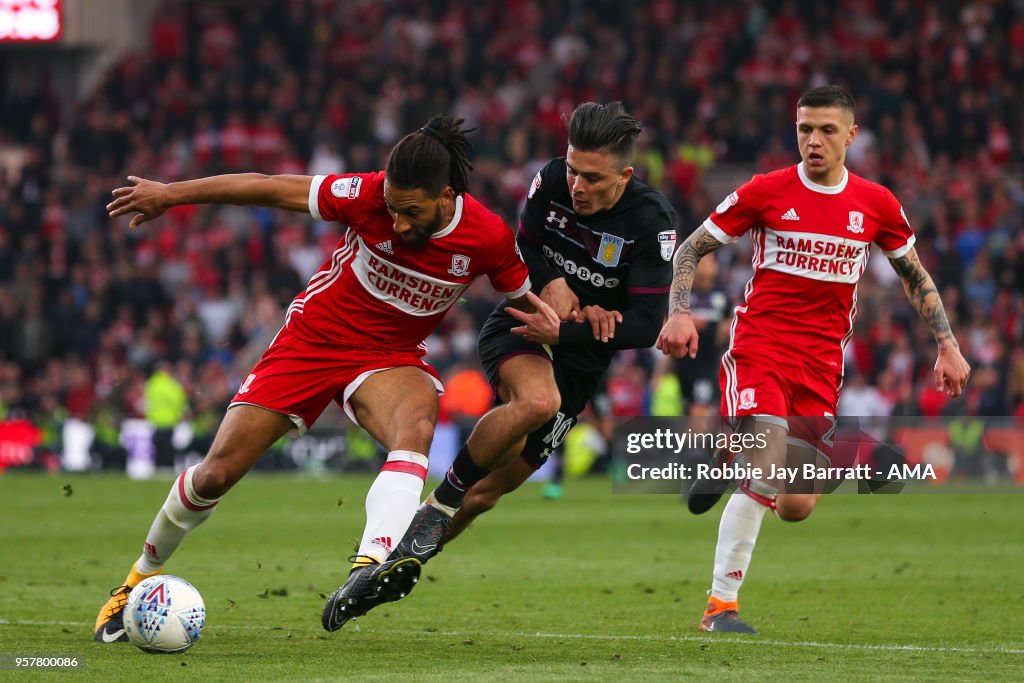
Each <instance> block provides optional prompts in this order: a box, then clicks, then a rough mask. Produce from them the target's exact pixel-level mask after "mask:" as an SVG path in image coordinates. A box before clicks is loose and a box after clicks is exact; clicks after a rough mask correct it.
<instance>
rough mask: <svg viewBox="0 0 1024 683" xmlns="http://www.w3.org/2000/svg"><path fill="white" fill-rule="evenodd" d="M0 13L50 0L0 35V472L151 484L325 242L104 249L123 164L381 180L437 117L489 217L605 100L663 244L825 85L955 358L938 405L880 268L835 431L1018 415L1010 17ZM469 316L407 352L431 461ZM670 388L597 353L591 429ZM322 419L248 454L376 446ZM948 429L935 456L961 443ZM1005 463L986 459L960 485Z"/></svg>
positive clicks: (428, 9) (327, 233) (236, 378)
mask: <svg viewBox="0 0 1024 683" xmlns="http://www.w3.org/2000/svg"><path fill="white" fill-rule="evenodd" d="M3 5H8V6H10V7H17V6H19V5H20V6H22V9H21V11H22V12H25V11H26V9H25V7H36V8H37V9H38V8H41V7H49V6H54V5H55V6H57V7H58V8H59V9H60V10H61V11H62V13H63V25H62V29H61V34H60V36H59V37H58V38H57V39H56V40H55V41H52V42H42V43H26V42H24V41H22V42H18V41H11V40H8V41H6V42H3V44H2V45H0V141H2V142H0V416H2V417H3V418H4V422H3V426H2V428H0V429H2V432H0V433H2V435H3V436H0V442H3V443H4V444H5V446H4V447H3V448H0V458H2V460H0V462H2V464H5V465H19V464H20V465H27V466H31V467H47V468H50V469H56V468H58V467H60V466H61V464H63V466H64V467H65V468H66V469H72V470H76V469H95V468H99V467H108V468H114V469H121V468H124V467H125V459H126V457H127V459H128V461H129V465H131V463H132V461H133V460H134V461H136V467H138V468H140V469H137V470H135V472H136V473H138V474H146V473H147V472H148V471H149V465H147V463H151V462H152V459H153V457H154V455H153V454H154V453H155V454H156V458H157V461H156V462H157V463H158V464H159V465H161V466H171V465H172V463H173V462H174V460H175V459H176V460H177V464H178V465H180V464H181V462H182V461H183V459H184V457H185V455H186V454H191V455H190V457H192V458H195V457H198V456H200V455H201V454H202V453H203V451H204V450H205V447H206V445H207V444H208V442H209V438H210V437H211V436H212V433H213V430H214V429H215V426H216V424H217V422H218V420H219V418H220V416H221V415H222V411H223V409H224V406H225V404H226V402H227V400H228V399H229V398H230V397H231V395H232V394H233V393H234V391H235V389H236V388H237V386H238V385H239V383H240V381H241V379H242V378H244V377H245V375H246V374H247V372H248V369H249V368H250V367H251V366H252V364H253V363H254V362H255V360H256V359H257V358H258V356H259V354H260V352H261V351H262V350H263V348H264V347H265V346H266V344H267V343H268V341H269V339H270V338H271V337H272V335H273V334H274V333H275V331H276V330H277V328H278V326H279V325H280V322H281V320H282V317H283V310H284V307H285V306H286V305H287V303H288V302H289V301H290V300H291V298H292V297H293V296H294V295H295V294H296V293H297V292H298V291H299V290H300V289H301V288H302V287H303V285H304V283H305V281H306V279H307V278H308V276H309V275H310V274H311V273H312V272H313V270H314V269H315V267H316V266H317V265H318V264H319V263H320V261H321V260H322V258H323V257H324V255H325V254H327V253H329V251H330V250H331V248H332V247H333V245H334V244H335V242H336V240H337V238H338V236H339V231H340V228H339V226H338V225H334V224H329V223H317V222H314V221H313V220H312V219H310V218H309V217H306V216H299V215H293V214H287V213H284V212H278V211H272V210H269V209H262V208H239V207H178V208H175V209H173V210H171V211H169V212H168V213H167V214H166V216H165V217H163V218H161V219H160V220H158V221H156V222H155V223H152V224H147V225H146V226H144V228H143V229H142V230H138V231H134V232H130V231H129V230H128V229H127V221H111V220H109V219H108V218H107V217H106V214H105V211H104V208H103V207H104V205H105V204H106V203H107V202H108V201H109V193H110V190H111V189H112V188H114V187H116V186H119V185H121V184H123V183H124V177H125V176H126V175H128V174H135V175H140V176H143V177H149V178H154V179H160V180H165V181H169V180H175V179H184V178H190V177H197V176H203V175H210V174H215V173H225V172H234V171H249V170H256V171H262V172H266V173H327V172H339V171H357V170H370V169H376V168H380V167H382V165H383V161H384V158H385V155H386V153H387V151H388V150H389V149H390V147H391V145H392V144H393V143H394V142H396V141H397V139H398V138H399V137H400V136H401V135H402V134H404V133H405V132H407V131H408V130H411V129H413V128H415V127H416V126H418V125H419V124H420V123H421V122H422V121H423V120H425V118H426V117H427V116H428V115H429V114H431V113H433V112H436V111H451V112H455V113H457V114H459V115H460V116H463V117H465V118H466V120H467V122H468V124H469V125H471V126H473V127H475V128H477V132H476V134H475V136H474V142H475V149H474V151H473V161H474V163H475V165H476V171H475V172H474V174H473V175H472V179H471V183H472V190H473V192H474V193H475V194H476V195H477V196H479V197H480V198H482V199H483V200H484V201H485V202H486V203H487V204H489V205H490V206H492V207H494V208H495V209H496V210H497V211H498V212H499V213H500V214H501V215H503V216H504V217H505V218H506V220H507V221H508V222H509V224H510V225H513V226H514V225H515V224H516V221H517V213H518V209H519V207H520V205H521V202H522V200H523V198H524V196H525V191H526V188H527V185H528V183H529V181H530V179H531V178H532V177H533V174H534V173H535V172H536V170H537V169H538V168H539V167H540V166H541V165H542V164H543V163H544V161H545V160H546V159H547V158H549V157H551V156H554V155H558V154H560V153H562V152H563V150H564V148H565V131H564V127H563V125H562V123H561V120H560V117H561V115H562V114H565V113H568V112H570V111H571V110H572V109H573V107H574V106H575V104H577V103H578V102H580V101H584V100H598V101H608V100H613V99H622V100H623V101H624V102H625V103H626V105H627V106H628V108H629V110H630V111H631V112H632V113H633V114H635V115H636V116H637V117H638V118H639V119H640V120H641V121H643V122H644V123H645V126H646V128H645V132H644V134H643V136H642V138H641V148H640V152H639V154H638V158H637V160H636V166H637V173H638V175H639V177H641V178H643V179H644V180H645V181H647V182H648V183H650V184H652V185H654V186H656V187H658V188H659V189H661V190H662V191H663V192H664V193H665V194H666V195H667V196H668V197H669V198H670V200H671V201H672V202H673V204H674V205H675V207H676V208H677V210H678V211H679V215H680V222H679V226H678V229H679V231H680V236H681V237H685V236H686V235H687V234H689V232H690V231H692V229H693V228H694V227H695V226H697V225H698V224H699V223H700V222H701V221H702V220H703V218H704V217H705V216H706V215H707V214H708V213H709V211H710V209H711V207H713V206H714V205H715V204H716V203H717V202H718V201H719V200H720V199H721V197H723V196H724V195H725V194H727V193H728V192H729V191H731V190H732V189H733V188H734V187H735V186H737V185H738V184H740V183H741V182H743V181H745V180H746V179H747V178H749V176H750V175H751V174H752V173H755V172H760V171H765V170H769V169H773V168H776V167H780V166H783V165H788V164H790V163H793V162H794V161H796V160H798V158H799V157H798V154H797V151H796V149H795V146H794V143H795V140H794V134H793V126H792V120H793V107H794V102H795V98H796V97H797V96H798V95H799V93H800V92H801V91H802V90H804V89H806V88H807V87H809V86H813V85H818V84H822V83H827V82H838V83H841V84H843V85H845V86H846V87H848V88H849V89H850V90H851V91H852V92H853V93H854V94H855V96H856V97H857V100H858V113H857V117H858V122H859V125H860V133H859V135H858V138H857V140H856V143H855V144H854V146H853V147H852V148H851V150H850V154H849V157H848V165H849V167H850V168H851V169H852V170H853V171H855V172H857V173H859V174H861V175H864V176H866V177H867V178H869V179H872V180H876V181H878V182H881V183H883V184H885V185H887V186H888V187H890V188H891V189H893V191H894V192H895V193H896V195H897V196H898V197H899V198H900V199H901V200H902V202H903V204H904V206H905V209H906V213H907V215H908V217H909V219H910V222H911V224H912V225H913V226H914V227H915V229H916V231H917V234H918V243H917V248H918V251H919V253H920V255H921V259H922V262H923V263H924V264H925V266H926V267H927V268H928V269H929V271H930V272H931V273H932V274H933V276H934V277H935V279H936V281H937V282H938V283H939V286H940V288H941V292H942V296H943V299H944V301H945V303H946V307H947V310H948V313H949V316H950V319H951V322H952V323H953V325H954V329H955V330H956V331H957V335H958V337H959V340H960V343H961V345H962V348H963V350H964V353H965V356H966V357H967V358H968V359H969V360H970V361H971V363H972V365H973V366H974V376H973V377H972V380H971V383H970V386H969V388H968V391H967V394H966V396H965V397H964V398H963V399H962V400H957V401H953V402H950V403H947V402H946V399H945V398H944V396H943V395H942V394H940V393H938V392H935V391H934V390H933V389H932V388H931V372H930V371H931V366H932V363H933V362H934V351H933V349H934V345H933V344H932V342H931V340H930V338H929V336H928V331H927V328H926V326H925V325H923V324H920V323H919V322H918V321H917V320H916V316H915V314H914V312H913V310H912V309H911V308H910V307H909V305H907V304H906V303H905V300H904V296H903V293H902V289H901V286H900V283H899V281H898V279H897V278H896V276H895V275H894V273H892V272H891V269H890V268H889V265H888V264H887V263H886V261H885V259H884V258H881V257H879V256H878V255H876V257H875V258H874V259H873V261H872V265H871V267H870V269H869V272H868V273H867V274H866V276H865V277H864V279H863V280H862V284H861V286H860V299H859V317H858V321H857V324H856V327H855V334H854V338H853V341H852V343H851V344H850V347H849V357H848V364H847V366H848V370H849V373H848V375H849V376H848V378H847V383H846V389H845V396H844V406H843V410H844V411H845V412H846V413H847V414H854V415H878V414H889V413H891V414H896V415H925V416H936V415H946V416H957V418H958V420H959V421H960V423H962V424H967V423H969V422H970V420H972V419H973V418H985V417H990V416H1010V415H1020V414H1022V413H1024V260H1022V256H1021V254H1022V247H1024V233H1022V230H1021V228H1022V220H1024V219H1022V216H1024V184H1022V180H1021V171H1022V163H1021V162H1022V159H1024V98H1022V93H1021V87H1022V83H1024V7H1022V6H1021V3H1019V2H985V1H976V2H956V3H953V2H945V3H923V2H912V1H909V0H901V1H897V2H894V3H892V4H891V5H890V6H886V7H884V8H883V6H882V3H876V2H872V1H870V0H845V1H843V2H837V3H815V4H814V5H813V6H805V5H803V4H801V3H796V2H770V1H760V0H750V1H748V2H744V3H720V2H711V1H707V0H704V1H699V2H687V3H677V2H669V1H661V0H659V1H654V2H645V3H621V2H611V1H607V0H601V1H597V2H586V3H579V2H567V1H564V2H550V3H543V4H542V3H538V2H531V1H526V0H523V1H516V2H504V1H501V2H499V1H492V0H482V1H473V2H459V1H454V2H450V3H437V2H430V3H423V2H406V1H396V2H391V3H377V2H342V1H334V0H318V1H308V2H307V1H302V0H290V1H280V2H272V1H269V0H245V1H241V0H238V1H234V0H228V1H224V2H211V3H206V2H184V1H174V0H172V1H158V0H150V1H147V2H127V1H121V0H95V1H90V2H84V1H75V0H64V2H62V3H55V2H52V1H48V2H42V1H36V0H25V1H24V2H20V1H19V2H16V3H0V6H3ZM8 11H10V10H8ZM96 17H102V21H96ZM3 26H4V23H3V21H2V20H0V27H3ZM2 30H3V29H2V28H0V31H2ZM11 37H12V36H11V35H10V31H8V39H10V38H11ZM719 265H720V268H719V273H718V278H717V285H716V287H717V288H718V289H720V290H721V291H722V292H724V294H725V295H726V296H727V297H728V300H729V302H730V306H731V305H732V304H735V303H736V302H737V301H738V300H739V299H740V297H741V295H742V287H743V284H744V283H745V281H746V280H747V278H748V277H749V274H750V266H749V251H748V247H747V246H746V245H745V243H744V244H740V245H739V246H738V247H736V248H728V249H723V250H722V251H721V252H720V254H719ZM493 303H494V297H493V293H491V292H489V291H488V288H487V285H486V283H482V284H481V285H480V286H477V287H475V288H474V289H472V290H471V291H470V292H469V295H468V296H467V301H466V303H465V305H463V306H460V307H457V308H456V309H455V310H453V311H452V312H451V313H450V314H449V315H448V317H447V318H446V320H445V322H444V324H443V326H442V327H441V329H440V330H439V332H438V333H437V334H436V335H434V336H433V337H432V338H431V339H429V347H430V360H431V362H433V363H434V364H435V365H436V366H437V368H438V369H439V371H440V372H441V373H442V375H443V376H444V377H445V379H446V380H447V383H448V385H449V393H448V395H447V396H446V398H445V403H444V415H443V416H442V427H441V430H440V433H441V434H442V436H443V438H444V439H447V442H446V443H447V444H448V445H444V446H442V447H441V450H445V451H447V450H450V448H451V446H450V444H451V443H454V442H455V441H457V440H458V431H457V430H458V427H459V426H460V425H464V424H467V423H469V424H471V420H472V418H473V417H474V416H475V415H477V414H479V413H480V412H481V411H483V410H484V409H486V406H487V404H488V399H489V397H488V396H487V391H486V387H483V386H482V385H481V381H480V377H479V373H478V370H477V367H476V358H475V352H474V351H475V333H476V330H477V329H478V328H479V325H480V323H481V321H482V320H483V318H484V317H485V316H486V314H487V313H488V312H489V310H490V309H491V307H492V305H493ZM709 341H710V340H709V339H705V343H708V342H709ZM718 351H720V347H719V349H717V350H716V353H715V354H714V357H715V358H717V353H718ZM671 370H672V368H671V365H670V364H668V363H667V362H666V361H665V360H663V359H661V358H660V357H659V354H657V353H655V352H653V351H652V352H647V351H636V352H625V353H621V354H619V356H618V358H617V360H616V362H615V365H614V367H613V368H612V370H611V371H610V372H609V374H608V377H607V389H608V391H607V396H608V399H609V406H610V409H611V412H612V414H613V415H616V416H629V415H644V414H651V413H655V414H673V413H676V414H678V413H679V412H686V411H688V410H690V408H691V407H690V406H688V405H686V404H685V403H684V402H681V401H680V400H679V397H678V395H677V393H678V392H677V390H676V388H675V387H674V386H673V384H672V381H671V379H666V378H671V377H672V376H673V373H672V372H671ZM965 420H966V422H964V421H965ZM318 428H319V429H318V431H315V432H314V433H313V435H312V437H311V440H307V442H306V443H305V444H304V446H303V447H302V448H298V449H297V448H296V447H295V446H294V445H293V444H282V446H281V448H280V449H279V450H278V451H277V452H275V453H271V454H269V455H268V456H267V458H266V459H265V461H264V462H263V463H262V465H263V466H267V467H294V466H297V465H302V466H304V467H307V468H312V469H319V468H322V467H325V466H328V467H335V466H345V467H348V466H353V465H357V464H360V463H364V464H367V465H369V464H371V463H372V460H373V458H374V457H375V456H376V455H377V454H376V452H375V448H374V446H373V445H372V444H370V443H368V442H367V441H366V440H365V439H364V438H361V437H360V435H359V434H352V433H348V432H349V431H350V430H348V429H347V425H346V424H345V422H344V417H343V415H342V414H341V412H340V411H338V410H336V409H330V410H328V412H327V413H326V414H325V416H324V418H322V420H321V423H320V424H319V425H318ZM346 434H347V435H346ZM972 434H974V433H973V432H972V431H971V430H970V429H969V428H966V429H964V430H962V432H960V437H955V438H960V439H961V440H963V441H964V442H965V444H966V445H965V446H964V448H965V449H967V450H971V449H972V448H976V447H978V446H979V442H978V439H977V438H975V437H974V436H972ZM318 435H319V436H318ZM954 440H955V439H954ZM972 440H973V441H972ZM62 458H63V462H61V459H62ZM442 460H443V458H442ZM1015 468H1016V464H1015V463H1014V462H1013V458H1012V457H1011V458H1009V459H1007V458H1002V457H997V458H996V460H995V461H994V464H993V465H992V466H991V467H988V466H983V465H977V466H974V467H972V468H969V469H968V470H965V471H966V472H968V473H970V474H985V473H988V474H990V475H992V476H995V477H997V478H998V477H1000V476H1011V474H1012V470H1014V469H1015ZM1019 471H1020V472H1022V473H1024V468H1020V470H1019Z"/></svg>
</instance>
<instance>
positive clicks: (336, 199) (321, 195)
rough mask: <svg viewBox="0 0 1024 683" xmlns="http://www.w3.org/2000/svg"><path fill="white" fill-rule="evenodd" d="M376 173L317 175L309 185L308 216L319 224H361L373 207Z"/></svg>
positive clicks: (378, 181) (378, 182)
mask: <svg viewBox="0 0 1024 683" xmlns="http://www.w3.org/2000/svg"><path fill="white" fill-rule="evenodd" d="M378 175H383V174H377V173H347V174H344V175H339V174H332V175H317V176H313V181H312V182H311V183H310V184H309V214H310V215H311V216H312V217H313V218H315V219H316V220H318V221H338V222H339V223H344V224H346V225H352V224H353V223H358V222H359V220H358V217H359V216H360V215H361V213H363V212H364V211H366V210H367V208H368V207H369V206H370V205H371V203H372V196H373V194H374V190H375V189H376V186H377V185H379V184H380V180H379V179H378V178H377V176H378Z"/></svg>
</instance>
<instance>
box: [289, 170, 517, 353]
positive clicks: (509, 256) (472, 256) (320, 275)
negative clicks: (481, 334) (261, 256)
mask: <svg viewBox="0 0 1024 683" xmlns="http://www.w3.org/2000/svg"><path fill="white" fill-rule="evenodd" d="M384 175H385V174H384V173H383V172H378V173H365V174H363V173H356V174H347V175H327V176H322V175H318V176H315V177H314V178H313V181H312V183H311V184H310V187H309V212H310V214H312V216H313V218H315V219H317V220H333V221H338V222H340V223H344V224H345V225H347V226H348V230H346V232H345V234H344V235H342V238H341V240H339V242H338V245H337V247H336V248H335V250H334V253H333V254H331V256H330V257H329V258H328V259H327V260H326V261H324V263H323V265H322V266H321V267H320V269H319V270H318V271H317V272H316V273H315V274H314V275H313V277H311V278H310V280H309V284H308V285H307V286H306V291H304V292H302V293H301V294H299V295H298V296H297V297H295V300H294V301H292V303H291V305H290V306H289V307H288V314H287V317H286V319H285V327H286V328H287V329H288V331H289V333H291V334H294V335H296V336H298V337H299V338H301V339H308V340H311V341H316V342H320V343H323V342H324V341H328V342H338V343H339V344H343V345H353V346H355V347H357V348H360V349H379V348H387V349H395V350H401V351H414V352H415V351H416V349H417V347H418V348H419V352H421V353H422V351H423V350H424V348H425V347H424V346H423V340H424V339H425V338H426V337H427V336H428V335H429V334H430V333H431V332H432V331H433V330H434V328H435V327H437V325H438V323H439V322H440V321H441V318H442V317H443V316H444V314H445V312H446V311H447V310H448V309H449V308H450V307H451V306H452V305H453V304H455V303H456V302H457V301H458V300H459V297H460V296H461V295H462V293H463V291H465V289H466V288H467V287H469V285H470V284H471V283H472V282H473V280H474V279H476V278H477V277H478V276H480V275H486V276H487V277H488V278H490V280H491V284H492V285H493V286H494V288H495V289H496V290H498V291H499V292H502V293H504V294H505V296H507V297H508V298H510V299H511V298H516V297H519V296H522V295H524V294H525V293H526V292H527V291H528V290H529V289H530V280H529V277H528V273H527V270H526V265H525V264H524V263H523V261H522V258H520V256H519V253H518V251H517V250H516V245H515V235H514V234H513V233H512V230H511V229H510V228H509V227H508V226H506V225H505V223H504V221H502V220H501V219H500V218H499V217H498V216H497V215H495V214H494V213H492V212H491V211H490V210H488V209H487V208H485V207H484V206H483V205H482V204H480V202H478V201H477V200H475V199H473V198H472V197H471V196H469V195H468V194H467V195H463V196H461V197H457V198H456V201H455V216H454V218H452V221H451V223H449V224H448V226H446V227H445V228H443V229H442V230H440V231H439V232H437V233H436V234H434V235H433V236H431V238H430V240H428V242H427V244H426V245H424V246H423V247H420V248H412V247H407V246H405V244H404V243H403V242H402V240H401V238H399V237H398V236H397V235H396V234H395V232H394V221H393V220H392V218H391V215H390V214H389V213H388V210H387V207H386V206H385V204H384Z"/></svg>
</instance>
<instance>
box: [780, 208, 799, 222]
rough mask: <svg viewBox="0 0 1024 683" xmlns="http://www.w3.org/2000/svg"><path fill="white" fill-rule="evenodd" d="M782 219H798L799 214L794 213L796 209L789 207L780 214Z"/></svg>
mask: <svg viewBox="0 0 1024 683" xmlns="http://www.w3.org/2000/svg"><path fill="white" fill-rule="evenodd" d="M782 220H784V221H798V220H800V216H797V215H796V209H790V210H789V211H787V212H786V213H784V214H782Z"/></svg>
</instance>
